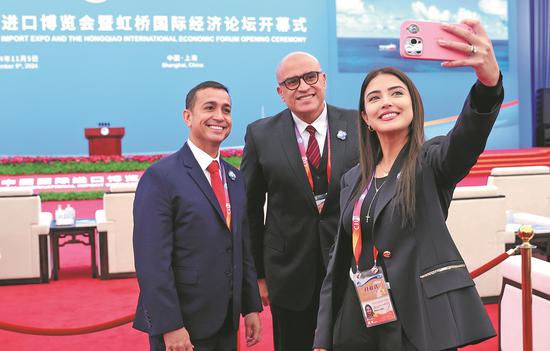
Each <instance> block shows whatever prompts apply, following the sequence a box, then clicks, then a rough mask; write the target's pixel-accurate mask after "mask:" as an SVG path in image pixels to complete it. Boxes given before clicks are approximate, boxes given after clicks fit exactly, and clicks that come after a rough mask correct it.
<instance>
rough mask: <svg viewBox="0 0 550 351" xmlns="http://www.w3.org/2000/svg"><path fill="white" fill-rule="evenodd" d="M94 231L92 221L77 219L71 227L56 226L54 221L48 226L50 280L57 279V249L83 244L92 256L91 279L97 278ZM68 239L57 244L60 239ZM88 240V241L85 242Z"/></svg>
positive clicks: (94, 223) (94, 227)
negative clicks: (87, 247)
mask: <svg viewBox="0 0 550 351" xmlns="http://www.w3.org/2000/svg"><path fill="white" fill-rule="evenodd" d="M95 231H96V222H95V220H94V219H77V220H76V222H75V223H74V224H72V225H57V223H56V222H55V220H53V221H52V224H51V226H50V243H51V252H52V259H53V268H52V280H57V279H58V278H59V248H60V247H63V246H65V245H68V244H84V245H86V246H90V248H91V251H92V252H91V254H92V277H93V278H97V264H96V257H95ZM67 237H70V239H69V240H67V241H65V242H63V243H62V244H59V240H60V239H64V238H67ZM86 238H88V240H86Z"/></svg>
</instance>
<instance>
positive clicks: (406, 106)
mask: <svg viewBox="0 0 550 351" xmlns="http://www.w3.org/2000/svg"><path fill="white" fill-rule="evenodd" d="M363 99H364V104H365V110H364V111H362V112H361V117H362V118H363V120H364V121H365V123H367V125H369V126H371V127H372V129H374V130H375V131H376V133H377V134H378V135H384V134H403V136H404V137H408V130H409V125H410V124H411V122H412V120H413V105H412V100H411V95H410V92H409V90H408V89H407V86H406V85H405V83H403V82H402V81H401V80H400V79H399V78H397V77H396V76H394V75H393V74H387V73H383V74H380V75H378V76H376V77H375V78H373V79H372V80H371V81H370V82H369V84H368V85H367V88H366V90H365V94H364V96H363Z"/></svg>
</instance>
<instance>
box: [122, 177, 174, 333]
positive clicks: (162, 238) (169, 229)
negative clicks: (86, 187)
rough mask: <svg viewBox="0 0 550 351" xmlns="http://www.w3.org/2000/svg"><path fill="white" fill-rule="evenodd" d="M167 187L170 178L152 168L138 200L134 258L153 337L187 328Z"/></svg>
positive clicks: (142, 181)
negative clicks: (175, 271) (174, 262)
mask: <svg viewBox="0 0 550 351" xmlns="http://www.w3.org/2000/svg"><path fill="white" fill-rule="evenodd" d="M167 188H168V187H167V180H166V177H164V175H163V174H162V173H161V172H160V170H159V169H157V168H155V167H154V166H152V167H150V168H149V169H148V170H147V171H146V172H145V173H144V174H143V176H142V178H141V180H140V182H139V185H138V188H137V191H136V197H135V200H134V237H133V241H134V259H135V267H136V274H137V278H138V283H139V288H140V302H141V305H142V308H143V312H144V313H145V315H146V319H147V320H148V324H149V334H150V335H160V334H164V333H166V332H169V331H172V330H176V329H179V328H181V327H182V326H183V320H182V316H181V312H180V302H179V299H178V294H177V291H176V286H175V283H174V274H173V270H172V250H173V235H174V234H173V225H172V210H171V200H170V194H169V191H168V189H167ZM138 312H139V311H138Z"/></svg>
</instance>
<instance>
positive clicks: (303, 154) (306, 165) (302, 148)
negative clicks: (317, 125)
mask: <svg viewBox="0 0 550 351" xmlns="http://www.w3.org/2000/svg"><path fill="white" fill-rule="evenodd" d="M294 132H295V133H296V140H297V141H298V149H300V156H301V157H302V164H303V165H304V169H305V171H306V175H307V180H308V181H309V186H311V191H313V176H312V175H311V169H310V168H309V162H308V161H307V156H306V147H305V145H304V139H303V138H302V136H301V135H300V132H299V131H298V127H296V124H294ZM326 139H327V145H326V147H327V150H328V161H327V183H328V184H330V173H331V168H332V167H331V163H330V129H329V127H328V126H327V138H326Z"/></svg>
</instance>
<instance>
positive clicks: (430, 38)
mask: <svg viewBox="0 0 550 351" xmlns="http://www.w3.org/2000/svg"><path fill="white" fill-rule="evenodd" d="M457 26H459V27H462V28H464V29H466V30H468V31H472V28H471V27H470V26H468V25H466V24H457ZM439 39H444V40H447V41H458V42H463V43H466V44H468V45H470V44H469V43H468V42H466V41H465V40H464V39H462V38H461V37H458V36H456V35H454V34H452V33H449V32H446V31H445V30H443V29H442V28H441V23H439V22H427V21H414V20H407V21H405V22H403V23H402V24H401V30H400V35H399V53H400V54H401V57H404V58H407V59H417V60H440V61H453V60H460V59H463V58H466V57H468V53H463V52H459V51H456V50H452V49H447V48H444V47H442V46H440V45H439V44H438V43H437V41H438V40H439Z"/></svg>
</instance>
